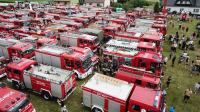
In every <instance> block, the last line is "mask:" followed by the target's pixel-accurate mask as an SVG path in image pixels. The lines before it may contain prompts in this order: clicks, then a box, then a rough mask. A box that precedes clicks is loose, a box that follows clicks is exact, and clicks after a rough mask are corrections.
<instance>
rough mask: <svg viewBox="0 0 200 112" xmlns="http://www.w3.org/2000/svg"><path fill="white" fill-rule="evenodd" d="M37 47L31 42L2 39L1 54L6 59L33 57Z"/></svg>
mask: <svg viewBox="0 0 200 112" xmlns="http://www.w3.org/2000/svg"><path fill="white" fill-rule="evenodd" d="M34 50H35V47H34V46H33V45H32V44H30V43H22V42H17V41H15V42H14V40H13V41H12V40H11V39H10V40H6V39H0V56H4V57H5V58H6V59H12V58H13V57H18V58H32V57H33V56H34Z"/></svg>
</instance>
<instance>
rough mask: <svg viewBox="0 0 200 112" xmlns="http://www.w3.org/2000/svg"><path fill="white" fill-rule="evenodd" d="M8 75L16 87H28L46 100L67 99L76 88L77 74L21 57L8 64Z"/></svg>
mask: <svg viewBox="0 0 200 112" xmlns="http://www.w3.org/2000/svg"><path fill="white" fill-rule="evenodd" d="M7 77H8V80H9V82H11V83H12V85H13V87H14V88H16V89H24V88H28V89H31V90H33V91H35V92H38V93H39V94H41V95H42V97H43V98H44V99H46V100H50V99H51V98H59V99H62V100H64V99H66V98H67V97H68V96H69V95H70V94H71V93H72V92H73V91H74V90H75V88H76V80H75V74H74V72H72V71H68V70H62V69H60V68H55V67H52V66H47V65H42V64H37V63H36V61H33V60H29V59H25V58H22V59H19V60H15V61H14V62H12V63H9V64H8V65H7Z"/></svg>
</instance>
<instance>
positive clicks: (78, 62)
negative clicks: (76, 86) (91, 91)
mask: <svg viewBox="0 0 200 112" xmlns="http://www.w3.org/2000/svg"><path fill="white" fill-rule="evenodd" d="M79 49H80V50H82V51H83V52H77V51H76V50H74V49H73V48H63V47H58V46H44V47H41V48H39V49H36V51H35V55H36V60H37V61H38V62H39V63H42V64H46V65H51V66H54V67H58V68H62V69H67V70H74V71H75V73H76V77H77V78H79V79H83V78H86V77H87V76H88V75H90V74H92V72H93V65H92V60H91V58H92V57H91V54H90V53H88V52H84V51H85V50H86V51H87V50H88V49H84V48H79Z"/></svg>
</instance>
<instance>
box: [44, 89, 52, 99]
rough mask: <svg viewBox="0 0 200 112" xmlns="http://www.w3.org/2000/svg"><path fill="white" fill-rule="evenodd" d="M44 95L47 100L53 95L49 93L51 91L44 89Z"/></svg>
mask: <svg viewBox="0 0 200 112" xmlns="http://www.w3.org/2000/svg"><path fill="white" fill-rule="evenodd" d="M42 97H43V98H44V99H45V100H51V95H50V94H49V92H46V91H43V92H42Z"/></svg>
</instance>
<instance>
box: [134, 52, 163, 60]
mask: <svg viewBox="0 0 200 112" xmlns="http://www.w3.org/2000/svg"><path fill="white" fill-rule="evenodd" d="M137 56H138V57H142V58H148V59H151V60H155V61H157V62H162V55H161V54H158V53H155V52H139V53H138V54H137Z"/></svg>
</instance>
